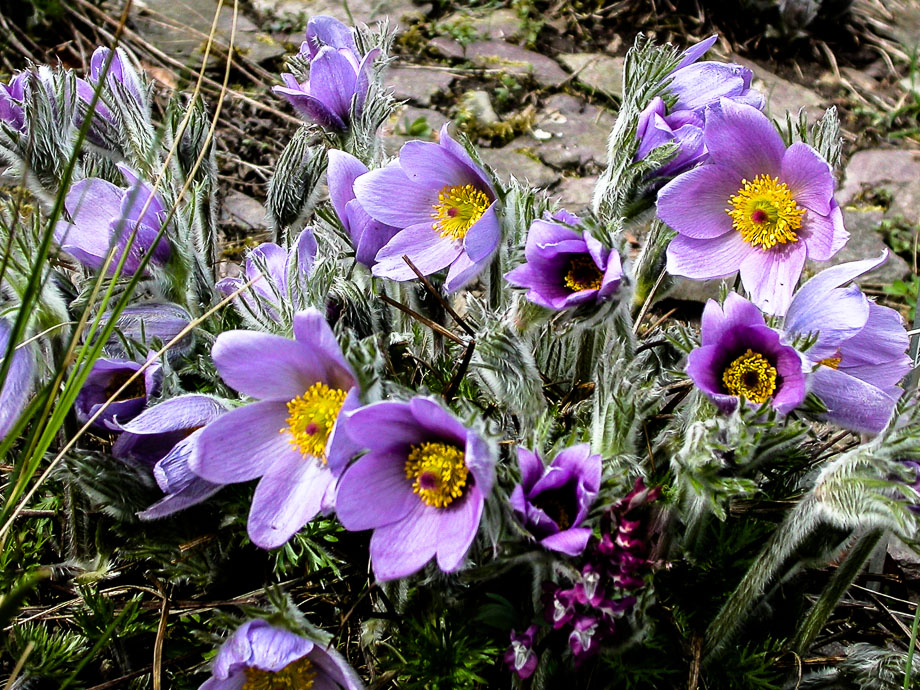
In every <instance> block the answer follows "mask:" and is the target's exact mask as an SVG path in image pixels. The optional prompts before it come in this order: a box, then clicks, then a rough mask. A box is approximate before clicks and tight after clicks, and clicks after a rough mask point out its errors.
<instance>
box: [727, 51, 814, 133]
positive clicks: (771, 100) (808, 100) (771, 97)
mask: <svg viewBox="0 0 920 690" xmlns="http://www.w3.org/2000/svg"><path fill="white" fill-rule="evenodd" d="M730 61H731V62H736V63H738V64H739V65H741V66H742V67H747V68H748V69H749V70H751V71H752V72H753V73H754V82H753V84H752V86H753V87H754V88H755V89H757V90H758V91H760V92H761V93H763V95H764V97H765V98H766V99H767V105H766V107H765V108H764V111H765V112H766V114H767V115H769V116H770V117H773V118H776V119H779V120H782V119H785V117H786V112H790V113H792V114H793V115H795V114H796V113H798V112H799V109H800V108H805V109H806V111H805V112H806V116H807V118H808V121H809V122H816V121H817V120H819V119H820V118H821V116H822V115H824V110H825V108H827V106H828V105H829V104H828V103H825V101H824V99H822V98H821V96H819V95H818V94H817V93H815V92H814V91H812V90H811V89H809V88H806V87H804V86H802V85H800V84H796V83H795V82H791V81H789V80H788V79H783V78H782V77H780V76H778V75H776V74H774V73H773V72H771V71H770V70H769V69H767V68H766V67H764V66H763V65H759V64H757V63H756V62H752V61H751V60H745V59H744V58H743V57H739V56H738V55H732V56H731V57H730Z"/></svg>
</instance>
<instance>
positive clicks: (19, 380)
mask: <svg viewBox="0 0 920 690" xmlns="http://www.w3.org/2000/svg"><path fill="white" fill-rule="evenodd" d="M11 334H12V329H11V328H10V325H9V324H8V323H7V322H6V320H5V319H0V357H5V355H6V350H7V348H8V347H9V345H10V335H11ZM11 357H12V361H11V362H10V366H9V369H8V370H7V374H6V380H5V381H4V382H3V387H2V388H0V441H2V440H3V439H4V438H6V435H7V434H8V433H9V432H10V429H11V428H12V427H13V425H14V424H16V420H18V419H19V416H20V415H21V414H22V411H23V410H24V409H25V407H26V403H28V401H29V397H30V396H31V395H32V388H33V387H34V385H35V359H34V357H33V355H32V351H31V350H30V349H29V348H28V347H19V348H16V349H14V350H13V352H12V355H11Z"/></svg>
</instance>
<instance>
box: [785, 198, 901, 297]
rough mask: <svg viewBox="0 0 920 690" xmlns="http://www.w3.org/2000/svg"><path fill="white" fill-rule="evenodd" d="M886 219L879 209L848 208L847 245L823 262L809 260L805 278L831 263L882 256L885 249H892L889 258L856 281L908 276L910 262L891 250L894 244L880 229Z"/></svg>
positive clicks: (885, 281) (885, 280)
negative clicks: (890, 242) (889, 244)
mask: <svg viewBox="0 0 920 690" xmlns="http://www.w3.org/2000/svg"><path fill="white" fill-rule="evenodd" d="M882 220H883V215H882V212H881V211H879V210H877V209H869V210H860V209H858V208H853V207H848V208H847V209H845V210H844V224H845V225H846V229H847V231H848V232H849V233H850V239H849V241H848V242H847V243H846V246H844V248H843V249H841V250H840V251H839V252H837V253H836V254H835V255H834V256H833V258H832V259H831V260H830V261H822V262H820V263H817V262H811V261H809V262H808V263H807V264H806V267H805V272H804V275H803V276H802V280H803V281H804V280H806V279H807V277H808V276H810V275H813V274H815V273H817V272H818V271H822V270H824V269H825V268H828V267H829V266H836V265H837V264H843V263H846V262H848V261H859V260H860V259H870V258H873V257H876V256H879V255H880V254H881V253H882V252H883V251H884V250H885V249H889V255H888V261H886V262H885V263H884V264H882V265H881V266H880V267H879V268H877V269H875V270H874V271H872V273H869V274H868V275H865V276H863V277H862V278H860V279H858V280H857V281H856V282H858V283H874V284H884V285H887V284H890V283H892V282H894V281H895V280H902V279H903V278H906V277H907V276H908V275H909V274H910V266H908V264H907V262H906V261H905V260H904V259H902V258H901V257H900V256H898V255H897V254H894V253H891V250H890V248H889V247H888V246H887V245H886V244H885V240H884V239H883V237H882V235H881V233H880V232H879V227H880V226H881V223H882Z"/></svg>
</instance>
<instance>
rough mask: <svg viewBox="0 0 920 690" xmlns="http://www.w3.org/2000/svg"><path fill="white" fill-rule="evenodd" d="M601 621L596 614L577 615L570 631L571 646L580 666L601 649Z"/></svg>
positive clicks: (576, 661) (576, 663)
mask: <svg viewBox="0 0 920 690" xmlns="http://www.w3.org/2000/svg"><path fill="white" fill-rule="evenodd" d="M600 627H601V621H600V619H599V618H596V617H595V616H577V617H576V618H575V621H574V622H573V623H572V631H571V632H570V633H569V648H570V649H571V650H572V655H573V656H574V657H575V665H576V666H578V665H579V664H580V663H582V662H583V661H584V660H585V659H587V658H589V657H591V656H594V655H595V654H596V653H597V652H598V651H599V650H600V640H599V638H600V637H601V634H599V630H598V629H599V628H600Z"/></svg>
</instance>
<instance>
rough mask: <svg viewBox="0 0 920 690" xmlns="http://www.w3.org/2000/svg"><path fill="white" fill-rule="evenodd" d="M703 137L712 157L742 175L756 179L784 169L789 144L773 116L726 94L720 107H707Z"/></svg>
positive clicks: (748, 178)
mask: <svg viewBox="0 0 920 690" xmlns="http://www.w3.org/2000/svg"><path fill="white" fill-rule="evenodd" d="M704 138H705V140H706V148H707V150H708V151H709V155H710V157H711V158H712V160H714V161H718V165H719V166H725V167H727V168H731V169H732V170H733V171H734V173H735V174H736V175H738V176H739V177H742V178H745V179H747V180H753V179H754V178H755V177H756V176H757V175H769V176H770V177H779V176H780V174H781V173H782V161H783V154H785V152H786V146H785V145H784V144H783V139H782V137H780V135H779V132H777V131H776V129H775V128H774V127H773V123H772V122H770V119H769V118H768V117H767V116H766V115H764V114H763V113H761V112H760V111H759V110H757V109H756V108H752V107H751V106H749V105H742V104H739V103H734V102H733V101H731V100H729V99H727V98H723V99H722V100H721V101H720V107H719V108H717V109H715V108H711V109H710V110H709V111H708V114H707V116H706V128H705V132H704Z"/></svg>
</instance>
